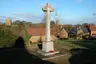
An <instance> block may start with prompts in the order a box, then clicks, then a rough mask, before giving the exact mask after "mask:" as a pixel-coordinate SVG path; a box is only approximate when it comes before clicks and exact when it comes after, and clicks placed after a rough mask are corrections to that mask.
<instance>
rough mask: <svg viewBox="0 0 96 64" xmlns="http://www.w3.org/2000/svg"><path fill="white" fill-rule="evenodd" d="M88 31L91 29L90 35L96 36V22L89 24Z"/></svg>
mask: <svg viewBox="0 0 96 64" xmlns="http://www.w3.org/2000/svg"><path fill="white" fill-rule="evenodd" d="M87 28H88V31H89V36H94V35H95V36H96V25H95V24H89V25H88V26H87Z"/></svg>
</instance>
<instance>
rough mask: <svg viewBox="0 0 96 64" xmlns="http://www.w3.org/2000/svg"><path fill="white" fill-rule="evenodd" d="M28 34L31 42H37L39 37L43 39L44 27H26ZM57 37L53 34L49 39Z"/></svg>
mask: <svg viewBox="0 0 96 64" xmlns="http://www.w3.org/2000/svg"><path fill="white" fill-rule="evenodd" d="M27 31H28V34H30V35H32V37H31V38H30V41H31V42H38V41H39V39H40V37H41V39H42V41H45V35H46V34H45V32H46V28H28V29H27ZM56 39H57V38H56V37H55V36H54V35H51V40H56Z"/></svg>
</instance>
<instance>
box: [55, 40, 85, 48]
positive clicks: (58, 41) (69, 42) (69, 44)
mask: <svg viewBox="0 0 96 64" xmlns="http://www.w3.org/2000/svg"><path fill="white" fill-rule="evenodd" d="M55 43H58V44H62V45H64V46H70V47H72V48H81V47H83V46H80V45H78V44H73V41H71V40H56V41H55Z"/></svg>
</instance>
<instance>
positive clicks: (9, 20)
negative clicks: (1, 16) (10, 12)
mask: <svg viewBox="0 0 96 64" xmlns="http://www.w3.org/2000/svg"><path fill="white" fill-rule="evenodd" d="M5 25H7V26H11V25H12V20H11V19H10V18H9V17H8V19H7V20H6V22H5Z"/></svg>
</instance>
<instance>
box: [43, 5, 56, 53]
mask: <svg viewBox="0 0 96 64" xmlns="http://www.w3.org/2000/svg"><path fill="white" fill-rule="evenodd" d="M42 10H43V11H44V12H45V13H46V39H45V42H43V51H45V52H49V51H54V48H53V42H52V41H51V40H50V12H53V11H54V9H53V8H52V7H51V6H50V5H49V3H47V4H46V6H45V7H44V8H42Z"/></svg>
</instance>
